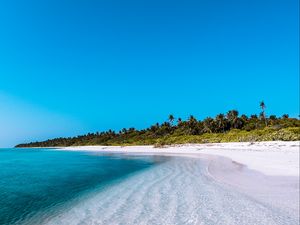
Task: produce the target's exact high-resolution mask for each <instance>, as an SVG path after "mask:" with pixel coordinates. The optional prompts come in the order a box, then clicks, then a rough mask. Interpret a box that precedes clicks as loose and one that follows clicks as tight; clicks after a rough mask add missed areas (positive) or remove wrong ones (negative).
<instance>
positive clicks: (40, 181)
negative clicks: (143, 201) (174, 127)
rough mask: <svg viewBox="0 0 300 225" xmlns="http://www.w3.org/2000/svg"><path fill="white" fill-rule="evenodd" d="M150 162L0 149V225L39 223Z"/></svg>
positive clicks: (125, 158)
mask: <svg viewBox="0 0 300 225" xmlns="http://www.w3.org/2000/svg"><path fill="white" fill-rule="evenodd" d="M157 163H158V161H157V160H153V157H149V156H148V157H146V156H143V157H133V156H125V155H118V156H116V155H103V154H93V153H83V152H71V151H57V150H53V149H46V150H45V149H1V150H0V224H32V223H36V224H42V223H43V222H44V221H47V220H48V219H49V218H51V217H53V216H55V215H58V214H59V213H62V212H63V211H65V210H67V209H68V208H71V207H72V205H73V204H76V202H78V201H80V199H82V198H84V197H85V196H88V195H90V194H91V193H93V192H100V191H101V190H102V189H103V188H105V187H107V186H109V185H112V184H113V183H116V182H120V181H121V180H122V179H126V178H128V177H129V176H132V175H133V174H135V173H137V172H139V171H142V170H145V169H147V168H149V167H152V166H154V165H155V164H157Z"/></svg>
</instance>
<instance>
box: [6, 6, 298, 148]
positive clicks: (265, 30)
mask: <svg viewBox="0 0 300 225" xmlns="http://www.w3.org/2000/svg"><path fill="white" fill-rule="evenodd" d="M298 19H299V2H298V1H297V0H280V1H278V0H270V1H266V0H249V1H247V0H230V1H223V0H195V1H190V0H185V1H176V0H172V1H171V0H170V1H169V0H167V1H166V0H147V1H145V0H136V1H133V0H128V1H116V0H109V1H101V0H98V1H96V0H95V1H93V0H84V1H83V0H82V1H76V0H72V1H71V0H70V1H66V0H43V1H40V0H35V1H33V0H27V1H21V0H19V1H18V0H3V1H0V146H2V147H3V146H12V145H14V144H17V143H19V142H24V141H35V140H42V139H45V138H52V137H56V136H70V135H77V134H83V133H86V132H89V131H91V132H94V131H97V130H99V131H101V130H106V129H109V128H112V129H120V128H122V127H130V126H134V127H137V128H143V127H146V126H148V125H150V124H152V123H154V122H157V121H158V122H162V121H163V120H164V119H166V118H167V116H168V114H170V113H172V114H174V115H175V116H176V117H178V116H180V117H182V118H186V117H187V116H189V115H190V114H193V115H195V116H196V117H197V118H199V119H202V118H204V117H206V116H215V115H216V114H217V113H219V112H226V111H227V110H229V109H238V110H239V111H240V112H241V113H246V114H251V113H258V112H259V107H258V104H259V101H260V100H262V99H263V100H264V101H265V103H266V105H267V113H268V114H277V115H281V114H283V113H288V114H290V115H291V116H297V115H298V114H299V20H298Z"/></svg>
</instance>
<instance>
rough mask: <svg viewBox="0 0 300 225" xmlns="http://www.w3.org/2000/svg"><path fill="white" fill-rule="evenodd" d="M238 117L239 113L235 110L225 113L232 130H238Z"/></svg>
mask: <svg viewBox="0 0 300 225" xmlns="http://www.w3.org/2000/svg"><path fill="white" fill-rule="evenodd" d="M238 116H239V112H238V111H237V110H230V111H228V112H227V114H226V117H227V119H228V121H229V123H230V125H231V127H233V128H238Z"/></svg>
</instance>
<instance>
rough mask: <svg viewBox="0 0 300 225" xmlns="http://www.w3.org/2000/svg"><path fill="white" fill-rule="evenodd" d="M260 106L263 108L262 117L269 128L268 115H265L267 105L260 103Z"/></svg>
mask: <svg viewBox="0 0 300 225" xmlns="http://www.w3.org/2000/svg"><path fill="white" fill-rule="evenodd" d="M259 106H260V108H261V117H262V119H263V120H264V121H265V125H266V126H268V123H267V118H266V113H265V108H266V105H265V103H264V101H261V102H260V103H259Z"/></svg>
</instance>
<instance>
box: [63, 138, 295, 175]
mask: <svg viewBox="0 0 300 225" xmlns="http://www.w3.org/2000/svg"><path fill="white" fill-rule="evenodd" d="M57 149H59V150H67V151H84V152H85V151H88V152H101V153H131V154H138V155H140V154H159V155H178V156H188V157H196V158H198V157H201V155H202V156H203V155H210V156H221V157H225V158H228V159H230V160H231V161H232V162H233V163H238V164H241V165H243V166H244V167H246V168H248V169H250V170H254V171H257V172H260V173H263V174H264V175H268V176H296V177H299V149H300V141H288V142H284V141H272V142H229V143H208V144H186V145H174V146H166V147H163V148H155V147H153V146H150V145H149V146H70V147H57Z"/></svg>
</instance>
